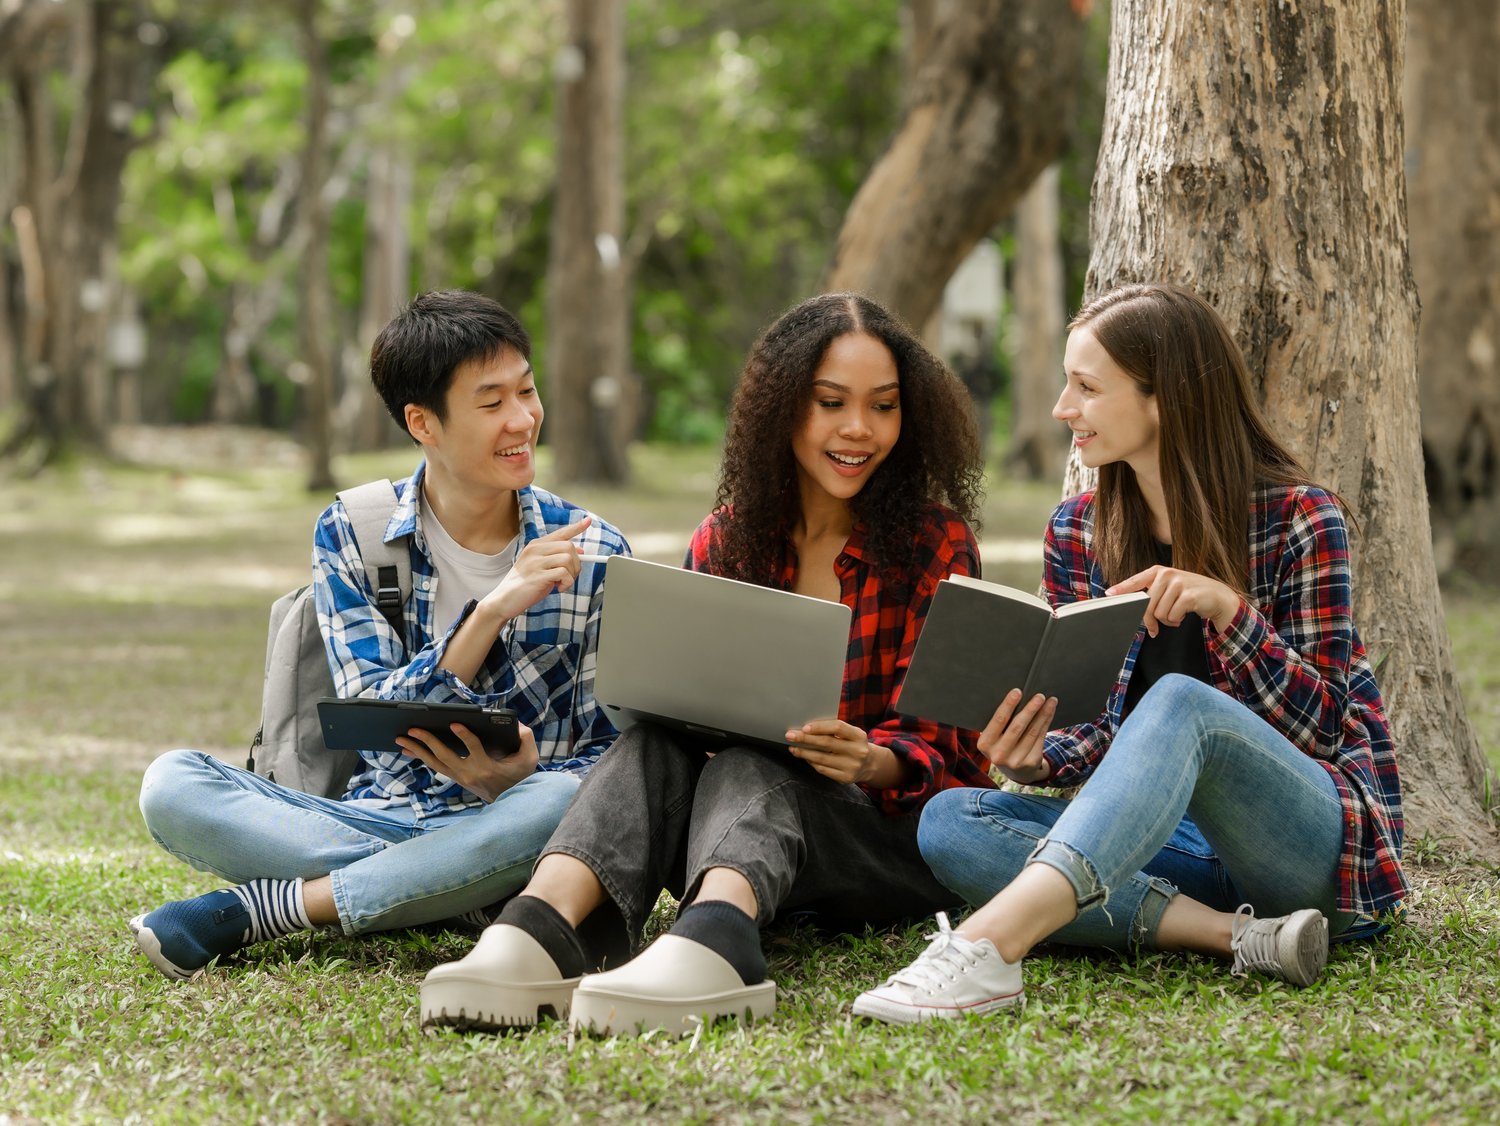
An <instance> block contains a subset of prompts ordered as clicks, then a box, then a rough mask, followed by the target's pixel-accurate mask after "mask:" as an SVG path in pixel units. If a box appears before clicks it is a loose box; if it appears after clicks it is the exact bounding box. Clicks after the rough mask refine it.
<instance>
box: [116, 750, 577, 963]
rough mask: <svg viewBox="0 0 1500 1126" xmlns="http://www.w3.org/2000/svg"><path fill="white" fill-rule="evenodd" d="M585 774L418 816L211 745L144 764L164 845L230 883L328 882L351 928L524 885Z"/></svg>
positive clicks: (150, 819) (463, 907) (484, 900)
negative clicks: (232, 760)
mask: <svg viewBox="0 0 1500 1126" xmlns="http://www.w3.org/2000/svg"><path fill="white" fill-rule="evenodd" d="M577 789H578V779H577V777H575V776H574V775H572V774H568V773H565V772H562V771H539V772H537V773H536V774H533V775H532V776H531V777H530V778H527V779H526V780H525V781H523V782H521V783H519V784H517V785H515V786H512V787H511V788H510V789H509V790H506V791H505V793H503V794H501V795H500V796H499V797H498V798H497V799H496V800H495V801H493V802H491V803H490V804H489V805H484V806H476V807H473V808H469V809H456V810H453V811H451V812H443V813H432V814H428V815H427V816H425V817H423V818H420V819H419V818H418V817H417V816H416V814H415V812H414V811H413V810H412V809H411V807H410V806H385V805H383V804H375V803H367V802H362V801H350V802H346V801H337V800H334V799H332V798H323V797H315V796H314V795H312V794H304V793H302V792H300V791H298V790H289V789H287V788H286V787H285V786H278V785H277V784H276V783H274V782H268V781H267V780H266V779H264V778H261V777H260V776H259V775H256V774H251V773H250V772H249V771H247V770H241V769H240V768H239V767H236V766H230V765H228V764H227V763H222V762H220V761H218V760H217V759H215V758H212V757H211V756H209V755H206V754H204V753H202V752H201V751H169V752H168V753H167V754H164V755H162V756H161V757H160V758H158V759H157V760H156V761H155V762H153V763H152V764H151V765H150V766H149V767H148V768H147V769H146V776H145V778H144V779H142V781H141V813H142V815H143V816H144V817H145V818H146V827H147V828H148V829H149V830H150V831H151V836H152V837H153V838H155V840H156V843H157V844H159V845H161V846H162V848H164V849H166V850H167V851H168V852H170V853H171V854H172V855H173V856H175V857H177V858H178V859H179V860H183V861H186V862H187V863H188V864H191V865H192V866H193V867H194V868H197V869H200V870H201V871H204V872H212V873H214V874H215V875H216V876H220V877H222V878H223V879H226V880H229V881H231V882H232V883H244V882H246V881H248V880H253V879H260V878H266V877H269V878H273V879H293V878H295V877H298V876H301V877H302V878H303V879H314V878H316V877H318V876H327V877H329V879H330V881H331V883H332V885H333V901H334V905H335V906H336V907H337V908H338V913H339V922H340V924H341V925H342V927H343V930H344V933H345V934H351V935H353V934H365V933H368V932H370V931H380V930H392V929H395V928H397V927H411V926H418V925H420V924H422V923H431V922H436V921H437V920H439V919H448V918H452V917H453V916H455V915H461V914H463V913H464V912H465V911H472V910H474V909H476V908H480V907H487V906H489V905H490V904H492V903H495V902H498V901H499V900H502V899H504V898H506V897H507V896H509V895H512V894H514V893H515V892H516V891H519V890H520V888H521V885H522V884H524V883H525V882H526V880H527V878H528V877H529V876H530V874H531V867H532V865H533V864H534V863H535V861H536V858H537V856H538V855H539V854H540V853H541V851H542V846H543V845H544V844H546V843H547V838H548V837H550V836H551V835H552V830H553V829H555V828H556V827H557V823H558V822H559V821H561V820H562V815H563V811H564V810H566V809H567V807H568V803H569V802H570V801H571V800H572V798H573V794H574V792H575V791H576V790H577Z"/></svg>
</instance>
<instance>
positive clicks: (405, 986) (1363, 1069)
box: [0, 436, 1500, 1126]
mask: <svg viewBox="0 0 1500 1126" xmlns="http://www.w3.org/2000/svg"><path fill="white" fill-rule="evenodd" d="M221 437H222V436H221ZM231 437H233V436H231ZM218 440H220V439H219V438H213V437H210V438H205V439H204V441H205V442H207V443H208V450H207V453H206V454H205V451H203V450H198V451H197V452H196V453H195V454H191V456H193V457H195V458H196V459H197V460H198V461H199V462H201V461H202V460H203V459H204V458H205V457H206V456H209V455H211V456H212V458H213V461H212V463H213V464H219V465H225V466H230V467H232V468H226V469H221V470H213V471H210V470H205V469H201V468H200V469H193V470H191V471H188V472H183V471H175V470H169V469H166V468H160V467H153V468H134V469H131V468H120V467H109V468H100V467H97V466H83V467H75V468H73V469H70V470H66V471H61V472H57V473H54V474H51V475H49V476H47V477H46V478H44V479H42V480H40V481H36V482H29V483H24V484H18V483H16V482H8V481H0V536H3V540H4V544H5V547H4V550H3V555H0V559H3V564H0V637H3V638H4V640H5V642H6V644H5V645H4V646H3V650H0V735H3V739H0V794H3V797H0V888H3V900H0V903H3V909H4V912H5V920H4V925H3V926H0V1126H5V1124H8V1123H22V1122H34V1121H35V1122H52V1121H109V1122H115V1121H122V1122H129V1121H144V1122H176V1121H185V1122H201V1121H209V1122H242V1121H243V1122H287V1121H295V1122H335V1123H386V1122H441V1123H449V1122H468V1121H476V1122H477V1121H486V1122H513V1121H514V1122H552V1121H570V1120H577V1121H593V1120H602V1121H617V1122H629V1123H640V1122H650V1123H656V1122H719V1121H735V1122H738V1121H757V1122H761V1121H763V1122H782V1121H791V1122H851V1121H887V1120H903V1119H918V1120H920V1119H929V1120H933V1121H942V1122H948V1121H974V1122H981V1121H983V1122H990V1121H1006V1120H1022V1121H1037V1122H1067V1123H1072V1122H1087V1121H1127V1122H1128V1121H1141V1122H1145V1121H1150V1122H1157V1121H1171V1122H1177V1121H1193V1122H1221V1121H1245V1122H1251V1121H1254V1122H1265V1121H1271V1122H1280V1121H1295V1122H1300V1121H1308V1120H1317V1121H1341V1122H1342V1121H1349V1122H1441V1123H1457V1122H1474V1123H1481V1122H1494V1121H1497V1120H1500V1000H1497V998H1500V873H1497V871H1496V870H1495V869H1494V868H1487V867H1484V866H1480V865H1475V864H1468V863H1464V862H1461V861H1456V860H1454V859H1453V858H1451V857H1448V856H1446V855H1445V853H1444V850H1443V849H1442V848H1441V847H1440V846H1439V845H1438V844H1437V843H1436V842H1433V841H1430V840H1419V841H1415V842H1412V843H1411V846H1410V847H1409V849H1408V860H1409V862H1411V871H1412V875H1413V878H1414V883H1415V885H1416V896H1415V899H1414V910H1413V914H1412V920H1411V923H1410V925H1408V926H1406V927H1404V928H1402V929H1401V930H1400V931H1399V932H1398V933H1397V934H1396V935H1394V936H1392V937H1390V938H1389V939H1387V940H1385V941H1383V942H1381V943H1379V944H1375V945H1362V946H1356V947H1340V948H1336V949H1335V951H1334V954H1333V957H1332V959H1331V962H1330V965H1329V968H1328V971H1327V973H1326V974H1325V975H1324V977H1323V979H1322V980H1321V981H1320V982H1319V983H1318V984H1317V985H1316V986H1314V987H1313V988H1311V989H1307V990H1302V991H1298V990H1295V989H1292V988H1290V987H1287V986H1284V985H1281V984H1279V983H1276V982H1272V981H1268V980H1265V979H1259V978H1254V979H1236V978H1231V977H1230V976H1229V975H1228V974H1227V973H1226V972H1225V970H1224V969H1223V968H1222V967H1221V966H1220V965H1218V964H1216V963H1211V962H1209V961H1207V960H1203V959H1193V958H1177V957H1165V956H1150V957H1146V958H1142V959H1139V960H1133V961H1130V962H1128V963H1126V962H1122V961H1119V960H1116V959H1113V958H1109V957H1084V956H1080V955H1078V954H1076V953H1074V952H1069V951H1065V950H1061V949H1050V950H1044V951H1042V952H1040V953H1039V955H1038V956H1037V957H1035V958H1033V959H1032V960H1030V961H1029V963H1028V966H1027V991H1028V1000H1027V1004H1026V1006H1025V1008H1024V1009H1023V1010H1021V1011H1019V1012H1016V1013H1011V1014H1007V1015H1003V1016H1000V1017H998V1018H991V1019H980V1020H976V1021H972V1022H967V1023H962V1024H958V1025H945V1026H942V1027H924V1028H913V1029H891V1028H885V1027H880V1026H866V1025H863V1024H860V1023H857V1022H855V1021H853V1020H851V1018H850V1017H849V1015H848V1006H849V1003H850V1002H851V1001H852V1000H853V998H854V996H855V995H856V994H857V993H858V992H859V991H860V990H862V989H863V988H865V987H867V986H868V985H869V984H871V983H873V982H876V981H878V980H880V979H881V978H883V977H884V976H885V975H886V974H888V973H890V972H891V971H892V970H893V969H895V968H896V967H898V966H899V965H901V964H904V963H905V962H906V961H908V960H909V959H910V958H911V957H913V956H914V955H915V954H916V953H917V952H918V951H919V950H920V949H921V947H922V945H923V935H924V933H925V932H926V930H927V927H926V926H925V925H918V926H915V927H913V929H911V930H910V931H906V932H894V933H892V932H884V933H871V934H865V935H858V936H836V937H829V936H820V935H816V934H811V933H806V932H785V933H775V934H772V935H771V936H770V938H769V952H770V955H771V969H772V976H773V977H774V978H775V979H776V981H777V982H778V984H779V986H780V990H781V993H780V1003H779V1006H778V1009H777V1013H776V1016H775V1018H774V1019H773V1020H771V1021H770V1022H769V1023H767V1024H763V1025H761V1026H759V1027H756V1028H754V1029H748V1030H747V1029H744V1028H739V1027H735V1026H721V1027H718V1028H713V1029H707V1030H704V1031H703V1032H702V1033H701V1034H700V1035H699V1037H698V1038H696V1039H690V1040H684V1041H676V1040H667V1039H664V1038H647V1039H644V1040H593V1039H588V1038H584V1039H577V1040H575V1039H573V1038H571V1037H570V1036H569V1035H568V1033H567V1031H566V1029H565V1028H562V1027H560V1026H556V1025H548V1026H544V1027H542V1028H540V1029H538V1030H536V1031H534V1032H532V1033H531V1034H529V1035H524V1036H513V1037H494V1036H457V1035H451V1034H442V1035H437V1034H423V1033H421V1032H419V1031H418V1029H417V1019H416V1018H417V1013H416V1002H417V983H418V982H419V980H420V979H421V976H422V974H423V973H425V972H426V970H427V969H429V968H430V967H431V966H432V965H433V964H434V963H436V962H438V961H441V960H445V959H448V958H452V957H457V956H459V955H461V954H462V953H463V952H464V951H465V950H467V948H468V946H469V943H470V939H469V938H468V937H467V936H464V935H460V934H456V933H451V932H447V931H443V930H436V929H433V930H426V931H415V932H400V933H392V934H387V935H381V936H377V937H373V938H370V939H366V940H362V941H350V940H346V939H342V938H340V937H336V936H330V935H324V934H318V935H308V936H301V937H296V938H292V939H288V940H284V941H282V942H279V943H273V944H268V945H264V946H261V947H256V948H252V949H251V950H250V951H248V952H245V953H243V954H241V955H237V956H233V957H231V958H229V959H227V960H226V961H225V962H224V963H222V964H220V965H219V966H217V967H216V968H214V969H212V970H211V971H210V972H208V973H207V974H205V975H203V976H202V977H200V978H199V979H198V980H196V981H194V982H191V983H189V984H186V985H182V984H175V983H171V982H168V981H166V980H164V979H163V978H161V977H160V976H158V975H157V974H156V972H155V971H154V970H152V969H151V968H150V966H149V965H148V964H147V962H146V961H145V959H144V958H143V957H141V955H140V954H139V952H138V951H137V950H136V947H135V945H134V943H133V941H132V940H131V939H130V936H129V933H128V931H127V929H126V927H125V920H126V918H128V917H129V916H130V915H131V914H134V913H135V912H137V911H139V910H142V909H145V908H149V907H152V906H155V905H156V904H157V903H159V902H161V901H162V900H165V899H169V898H177V897H181V896H185V895H191V894H196V893H198V892H201V891H206V890H208V889H210V888H211V887H213V886H216V885H215V882H214V881H213V880H211V879H209V878H207V877H204V876H202V875H200V874H198V873H195V872H193V871H191V870H189V869H187V868H186V867H184V866H182V865H181V864H179V863H177V862H175V861H173V860H172V859H170V858H169V857H167V855H166V854H165V853H164V852H162V851H161V850H160V849H159V848H157V847H156V846H155V845H154V844H153V843H152V842H151V840H150V839H149V838H148V836H147V834H146V832H145V829H144V828H143V826H142V824H141V820H140V816H139V813H138V812H137V810H136V808H135V799H136V793H137V789H138V783H139V777H140V772H141V770H142V768H143V767H144V766H145V764H146V763H147V762H149V761H150V760H151V758H152V757H154V756H155V755H156V754H157V753H159V752H160V751H162V750H165V749H168V748H171V747H179V746H187V747H199V748H204V749H209V750H213V751H216V752H220V753H222V754H224V755H225V756H226V757H228V758H230V759H231V760H235V759H236V756H239V755H241V754H242V752H243V748H244V747H245V745H246V743H247V742H248V738H249V735H250V733H251V732H252V731H253V730H254V726H255V720H256V714H257V712H258V709H259V698H258V694H259V687H260V671H261V662H262V657H263V651H264V631H265V616H266V610H267V608H268V606H269V603H270V600H271V599H272V598H273V597H274V596H275V595H276V594H278V593H280V592H281V591H282V590H284V589H286V588H288V587H291V586H293V585H295V584H297V583H300V582H303V581H305V578H306V572H307V559H308V545H309V536H310V531H311V527H312V521H313V519H314V516H315V515H316V512H317V511H318V509H319V508H320V507H321V505H322V500H321V499H310V498H308V497H306V496H305V495H303V494H301V493H300V492H299V491H298V489H297V487H296V486H297V481H298V470H297V468H296V466H295V463H294V462H292V461H289V460H288V459H287V458H286V457H285V455H284V451H283V450H282V449H281V448H280V447H276V446H268V445H264V444H262V443H257V442H256V441H253V440H251V439H249V438H247V437H245V436H238V438H237V439H236V440H235V441H234V442H232V443H230V444H228V445H225V446H223V447H216V446H214V444H213V443H214V442H216V441H218ZM183 456H190V455H189V454H184V455H183ZM412 460H413V459H412V457H411V456H410V455H408V454H406V453H404V452H403V453H397V454H394V455H383V456H380V457H363V458H359V459H350V460H348V461H347V462H345V463H344V464H343V465H342V466H341V470H342V477H343V479H344V480H345V481H347V482H350V483H353V482H355V481H358V480H363V479H365V478H368V477H370V476H375V475H378V474H380V473H392V474H396V475H400V474H404V473H405V472H406V471H407V469H408V468H409V466H410V464H411V463H412ZM637 465H638V468H639V471H640V480H639V481H638V482H637V484H636V486H635V487H634V488H632V489H631V490H629V491H628V492H621V491H609V490H596V491H586V490H585V491H575V493H574V495H575V496H576V497H577V499H580V500H583V501H585V502H586V503H589V504H590V505H592V506H593V507H595V508H597V510H598V511H600V512H601V513H603V514H604V515H605V516H607V517H609V518H610V519H612V520H613V521H614V522H615V523H617V524H618V525H620V526H621V527H622V528H623V529H624V530H625V531H626V532H627V534H629V535H631V537H632V538H633V539H634V540H635V541H636V542H637V545H638V547H641V548H643V549H644V550H643V553H644V554H648V555H651V556H653V557H657V558H663V559H676V558H679V557H680V554H681V543H682V542H683V539H684V537H685V534H686V532H687V531H688V530H689V529H690V528H691V527H692V526H693V524H694V523H695V522H696V521H697V519H698V518H699V517H700V516H701V515H702V514H703V512H704V511H706V508H707V505H708V500H709V497H710V495H711V492H712V472H713V454H712V452H708V451H697V450H688V451H673V450H661V449H650V450H642V451H639V457H638V462H637ZM543 479H544V480H545V476H544V478H543ZM1054 495H1055V492H1054V490H1053V489H1052V488H1051V487H1050V486H1046V487H1018V486H1014V485H1008V484H1007V485H1003V486H1002V485H1000V484H997V485H996V486H995V487H994V489H993V493H992V496H991V498H990V501H989V505H988V508H987V519H986V529H985V543H986V554H987V557H989V556H990V555H991V549H993V558H995V559H996V560H997V561H998V562H996V564H995V565H994V566H991V567H987V573H990V574H992V575H996V574H998V575H999V576H1000V577H1001V578H1003V579H1005V580H1006V581H1010V582H1014V583H1017V584H1022V585H1028V586H1034V585H1035V583H1036V581H1037V578H1038V577H1039V564H1037V563H1036V562H1035V561H1033V560H1032V559H1030V558H1029V557H1028V555H1027V552H1026V550H1024V545H1025V543H1026V542H1033V541H1035V539H1036V538H1037V537H1038V536H1039V534H1040V529H1041V521H1042V519H1043V518H1044V516H1045V514H1046V512H1047V511H1048V509H1049V508H1050V506H1051V503H1052V500H1053V497H1054ZM1013 541H1015V542H1013ZM1017 544H1019V545H1020V547H1019V548H1018V547H1017ZM1013 549H1014V550H1013ZM1449 598H1450V602H1449V607H1448V609H1449V619H1450V627H1451V629H1452V631H1453V641H1454V650H1455V653H1456V655H1457V659H1458V663H1459V668H1460V673H1461V676H1462V679H1463V683H1464V687H1465V691H1466V694H1467V695H1468V697H1469V708H1470V715H1471V716H1472V717H1473V719H1474V721H1475V724H1476V727H1477V729H1478V730H1479V732H1480V737H1481V741H1482V743H1483V745H1484V746H1485V747H1486V749H1487V751H1488V752H1489V754H1490V755H1491V758H1492V761H1493V760H1496V759H1497V758H1500V754H1497V752H1500V707H1497V705H1496V703H1495V701H1496V699H1497V698H1500V694H1497V693H1496V691H1495V689H1496V688H1497V687H1500V671H1497V670H1500V592H1497V591H1495V590H1493V589H1489V588H1485V587H1482V586H1478V585H1474V584H1467V585H1462V586H1458V587H1455V588H1454V590H1452V591H1450V592H1449Z"/></svg>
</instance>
